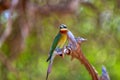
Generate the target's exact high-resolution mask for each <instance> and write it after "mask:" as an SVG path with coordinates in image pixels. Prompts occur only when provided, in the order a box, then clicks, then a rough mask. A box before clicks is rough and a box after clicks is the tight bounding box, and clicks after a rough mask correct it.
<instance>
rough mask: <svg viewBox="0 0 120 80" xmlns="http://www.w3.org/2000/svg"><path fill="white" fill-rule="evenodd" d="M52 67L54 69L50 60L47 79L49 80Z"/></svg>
mask: <svg viewBox="0 0 120 80" xmlns="http://www.w3.org/2000/svg"><path fill="white" fill-rule="evenodd" d="M51 69H52V62H51V61H50V63H49V66H48V70H47V75H46V80H48V76H49V74H50V72H51Z"/></svg>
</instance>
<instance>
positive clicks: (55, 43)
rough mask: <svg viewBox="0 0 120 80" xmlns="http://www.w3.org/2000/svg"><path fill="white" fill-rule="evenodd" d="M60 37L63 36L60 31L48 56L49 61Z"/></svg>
mask: <svg viewBox="0 0 120 80" xmlns="http://www.w3.org/2000/svg"><path fill="white" fill-rule="evenodd" d="M60 37H61V34H60V33H58V34H57V36H56V37H55V38H54V41H53V43H52V46H51V48H50V52H49V54H50V56H49V57H48V59H47V62H48V61H49V60H50V59H51V57H52V55H53V51H54V50H55V48H56V46H57V44H58V42H59V40H60Z"/></svg>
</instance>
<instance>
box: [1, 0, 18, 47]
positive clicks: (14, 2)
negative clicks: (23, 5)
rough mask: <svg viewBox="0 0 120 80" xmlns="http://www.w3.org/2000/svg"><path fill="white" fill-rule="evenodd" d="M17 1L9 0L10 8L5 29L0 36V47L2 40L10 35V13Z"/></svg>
mask: <svg viewBox="0 0 120 80" xmlns="http://www.w3.org/2000/svg"><path fill="white" fill-rule="evenodd" d="M17 3H18V0H12V2H11V8H10V13H9V17H8V21H7V24H6V29H5V31H4V32H3V34H2V36H1V37H0V47H1V46H2V44H3V43H4V41H5V40H6V38H7V37H8V36H9V35H10V33H11V31H12V14H13V11H14V9H15V7H16V5H17Z"/></svg>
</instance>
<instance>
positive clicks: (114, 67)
mask: <svg viewBox="0 0 120 80" xmlns="http://www.w3.org/2000/svg"><path fill="white" fill-rule="evenodd" d="M91 2H92V3H93V4H94V5H95V6H96V7H97V8H98V10H99V12H100V14H99V15H96V12H95V11H94V10H93V9H91V8H90V7H86V6H84V5H81V6H80V7H79V9H78V10H77V11H78V12H77V13H76V15H72V16H70V15H68V16H64V17H59V16H58V15H56V14H52V15H51V16H49V17H46V18H43V19H42V20H39V18H38V19H37V20H36V24H35V26H34V29H33V30H32V32H31V33H30V35H29V36H28V38H27V40H26V41H25V42H26V43H25V44H26V46H25V49H24V50H23V51H22V52H21V54H20V56H19V57H18V58H17V59H16V60H15V61H14V62H13V64H12V65H13V66H14V67H16V68H17V69H18V71H19V73H20V78H21V80H45V77H46V71H47V67H48V63H47V62H46V59H47V57H48V52H49V48H50V46H51V44H52V41H53V39H54V37H55V35H56V34H57V32H58V31H59V26H58V25H57V26H55V25H54V23H55V22H56V20H57V21H59V22H60V23H64V24H66V25H67V26H68V29H69V30H70V31H72V32H73V34H74V35H75V36H76V37H78V36H80V37H84V38H86V39H87V41H86V42H84V43H83V44H82V51H83V53H84V55H85V56H86V58H87V59H88V60H89V62H90V63H91V64H92V65H93V66H94V67H95V68H96V70H97V71H98V73H99V75H101V67H102V65H104V66H106V68H107V71H108V73H109V75H110V78H111V80H119V79H120V74H119V72H120V62H119V60H120V10H119V8H117V7H116V3H115V1H114V0H109V1H105V3H103V2H102V1H101V0H96V1H95V0H91ZM1 17H3V16H1ZM98 17H99V20H100V21H99V23H98V22H97V18H98ZM40 25H42V26H40ZM2 50H3V51H4V52H7V53H9V50H8V48H7V46H6V45H5V44H4V46H3V47H2ZM2 69H3V68H2V64H0V77H3V76H6V77H7V79H8V80H16V78H15V76H14V75H13V74H12V73H11V72H10V71H8V70H4V71H3V70H2ZM3 72H4V73H5V72H6V74H3ZM49 80H91V77H90V75H89V73H88V71H87V70H86V69H85V67H84V66H83V65H82V64H81V63H80V62H79V61H77V60H76V59H75V60H73V61H71V57H70V56H65V58H64V59H63V58H61V57H59V56H57V57H56V58H55V60H54V64H53V67H52V72H51V74H50V75H49Z"/></svg>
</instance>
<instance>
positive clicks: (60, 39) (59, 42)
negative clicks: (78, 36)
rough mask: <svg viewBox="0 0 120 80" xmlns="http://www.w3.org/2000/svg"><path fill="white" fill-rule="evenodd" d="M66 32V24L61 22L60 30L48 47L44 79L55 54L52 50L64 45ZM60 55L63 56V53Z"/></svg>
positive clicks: (49, 70)
mask: <svg viewBox="0 0 120 80" xmlns="http://www.w3.org/2000/svg"><path fill="white" fill-rule="evenodd" d="M67 32H68V29H67V26H66V25H65V24H61V25H60V30H59V32H58V34H57V35H56V37H55V38H54V40H53V43H52V46H51V47H50V51H49V57H48V59H47V62H48V61H49V66H48V70H47V76H46V80H47V79H48V75H49V73H50V72H51V67H52V63H53V60H54V58H55V56H56V54H54V51H55V50H60V49H62V48H63V47H64V45H65V43H66V41H67ZM61 56H63V57H64V53H62V55H61Z"/></svg>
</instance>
